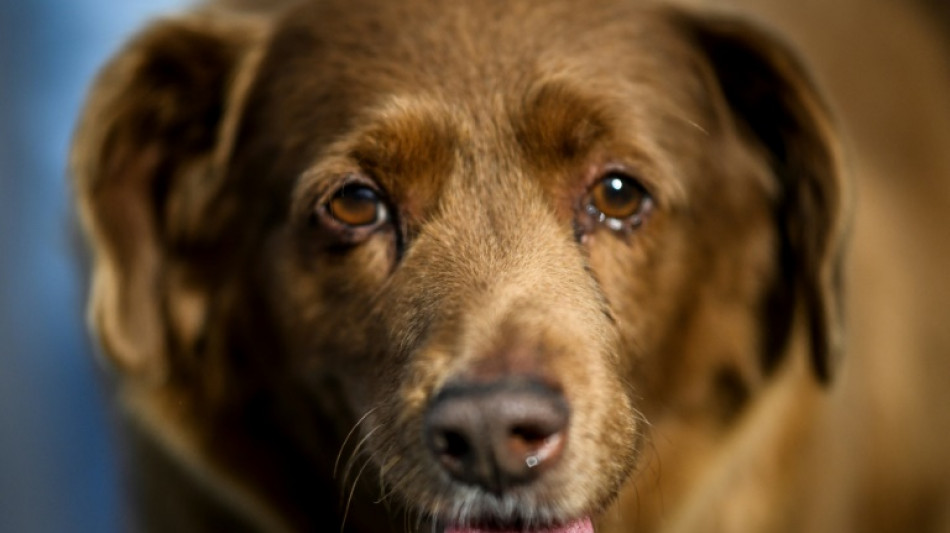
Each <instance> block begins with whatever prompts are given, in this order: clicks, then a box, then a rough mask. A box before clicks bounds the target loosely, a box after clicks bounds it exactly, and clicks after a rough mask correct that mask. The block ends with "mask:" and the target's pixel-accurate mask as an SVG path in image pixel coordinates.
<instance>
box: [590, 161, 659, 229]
mask: <svg viewBox="0 0 950 533" xmlns="http://www.w3.org/2000/svg"><path fill="white" fill-rule="evenodd" d="M651 202H652V200H651V198H650V195H649V193H647V191H646V189H644V188H643V186H642V185H640V183H639V182H637V181H636V180H635V179H633V178H631V177H630V176H627V175H625V174H621V173H619V172H610V173H608V174H607V175H606V176H604V177H603V178H601V180H600V181H598V182H597V183H595V184H594V186H593V188H591V191H590V203H589V204H588V206H587V211H588V213H589V214H591V215H592V216H594V217H595V218H596V219H598V221H599V222H602V223H605V224H607V226H608V227H610V228H611V229H614V230H618V229H621V228H622V227H623V225H624V224H628V223H629V224H631V225H632V226H634V227H636V226H639V225H640V223H641V222H642V216H643V215H644V214H645V213H646V211H647V210H648V209H649V207H650V205H651Z"/></svg>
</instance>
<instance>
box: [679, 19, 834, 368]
mask: <svg viewBox="0 0 950 533" xmlns="http://www.w3.org/2000/svg"><path fill="white" fill-rule="evenodd" d="M678 16H679V17H680V22H681V23H682V25H683V26H684V27H685V28H686V31H687V33H688V34H689V35H690V36H691V38H692V39H693V42H694V44H695V46H696V47H697V49H698V50H699V51H700V53H701V54H702V55H703V56H704V57H705V58H706V60H707V62H708V64H709V65H710V66H711V68H712V71H713V73H714V76H715V80H716V81H715V82H716V83H717V84H718V90H719V91H720V92H721V94H722V96H723V98H724V99H725V102H726V105H727V107H728V108H729V112H730V114H731V115H732V116H733V117H734V119H735V122H736V124H737V125H738V127H739V129H740V131H741V132H742V133H743V134H744V136H746V137H747V138H748V139H750V140H751V142H752V143H753V144H754V145H756V146H757V148H758V149H760V150H761V151H762V152H763V153H764V154H765V156H766V158H767V160H768V164H769V166H770V168H771V170H772V173H773V175H774V177H775V179H776V180H777V181H778V185H779V187H778V190H779V198H778V201H777V206H776V217H777V220H776V222H777V226H778V228H779V233H780V236H781V250H780V259H781V272H782V274H783V277H784V278H785V279H783V280H779V282H780V283H783V282H784V281H786V280H788V283H787V284H785V285H786V287H785V288H784V289H779V290H778V293H779V296H777V297H772V298H770V302H769V303H767V304H766V307H767V315H769V316H768V318H767V319H768V320H769V322H770V324H769V325H768V326H767V327H769V328H770V329H771V331H770V332H769V333H768V334H767V335H766V337H767V339H766V355H765V357H766V363H770V362H771V361H769V358H774V354H775V353H777V352H779V351H781V347H782V346H783V345H784V344H786V342H787V339H788V332H789V329H790V327H791V317H792V316H793V315H794V312H793V310H794V309H795V308H796V306H800V307H799V308H801V307H803V308H804V309H805V311H806V313H807V324H806V326H807V328H808V330H809V331H810V334H811V356H812V362H813V365H814V370H815V373H816V375H817V377H818V378H819V380H820V381H821V382H823V383H827V382H829V381H830V379H831V376H832V373H833V370H834V368H835V364H836V360H837V359H838V358H839V356H840V354H841V352H842V350H843V347H842V342H843V313H842V294H841V293H842V279H841V270H842V255H843V254H842V251H843V250H842V249H843V234H844V231H843V230H844V220H845V216H844V215H845V213H844V208H843V206H844V200H845V198H844V197H845V194H844V193H845V190H844V187H845V183H844V179H843V173H842V171H841V161H840V150H839V146H838V144H837V138H836V136H835V133H834V131H833V129H832V127H831V119H830V114H829V112H828V110H827V108H826V106H825V104H824V102H823V101H822V99H821V97H820V96H819V93H818V91H817V90H816V88H815V85H814V84H813V83H812V81H811V79H810V78H809V76H808V75H807V73H806V71H805V69H804V68H803V67H802V65H801V64H800V63H799V61H798V59H797V58H796V56H795V55H794V54H793V53H792V52H791V50H790V49H789V48H787V47H786V46H785V45H784V44H783V43H782V42H780V41H779V40H778V39H776V38H775V37H774V36H772V35H770V34H768V33H767V32H765V31H763V30H761V29H759V28H757V27H755V26H754V25H752V24H750V23H747V22H743V21H739V20H734V19H729V18H716V17H702V16H694V15H688V14H682V13H679V14H678ZM783 292H784V293H785V294H784V295H782V294H781V293H783Z"/></svg>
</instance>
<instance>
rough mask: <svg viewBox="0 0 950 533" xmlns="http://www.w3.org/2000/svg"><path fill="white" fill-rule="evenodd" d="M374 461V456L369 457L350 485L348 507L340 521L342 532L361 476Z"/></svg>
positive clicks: (347, 499)
mask: <svg viewBox="0 0 950 533" xmlns="http://www.w3.org/2000/svg"><path fill="white" fill-rule="evenodd" d="M372 462H373V457H372V456H370V457H367V458H366V461H365V462H363V466H362V467H361V468H360V469H359V472H357V473H356V477H355V478H354V479H353V484H352V485H351V486H350V492H349V496H347V498H346V507H345V508H344V510H343V520H342V521H341V523H340V533H343V528H344V527H346V519H347V517H348V516H349V514H350V505H351V504H352V503H353V494H355V493H356V487H357V485H359V482H360V477H361V476H362V475H363V471H365V470H366V467H367V466H369V464H370V463H372Z"/></svg>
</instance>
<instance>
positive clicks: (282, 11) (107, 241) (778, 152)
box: [73, 0, 950, 533]
mask: <svg viewBox="0 0 950 533" xmlns="http://www.w3.org/2000/svg"><path fill="white" fill-rule="evenodd" d="M840 154H841V150H840V149H839V146H838V136H837V134H836V133H835V132H834V130H833V129H832V126H831V119H830V118H829V113H828V111H827V109H826V105H825V104H824V102H823V99H822V98H821V97H820V96H819V94H818V93H817V91H816V90H815V88H814V86H813V84H812V83H811V82H810V81H809V76H808V75H806V73H805V71H804V69H803V68H802V66H801V65H800V64H799V62H798V61H797V60H796V59H795V57H794V56H793V54H791V53H790V52H789V51H788V50H787V49H786V47H785V46H784V45H782V44H781V43H780V42H778V41H777V40H776V39H775V38H773V37H772V36H771V35H770V34H767V33H765V32H763V31H761V30H758V29H756V27H754V26H752V25H750V24H746V23H741V22H738V21H736V20H734V19H731V18H721V17H717V16H709V15H699V14H695V13H694V12H692V11H687V10H683V9H680V8H672V7H662V6H655V5H652V4H648V5H642V3H641V2H635V1H632V0H592V1H589V2H585V3H583V4H581V3H577V2H570V1H567V0H563V1H547V0H546V1H541V0H537V1H534V0H519V1H502V0H489V1H479V2H461V1H437V0H412V1H407V2H388V1H373V0H359V1H349V2H344V1H333V0H320V1H312V2H309V1H307V2H280V3H275V5H273V6H272V7H271V8H269V9H266V10H254V9H249V8H237V7H234V6H232V7H230V8H226V7H223V6H216V7H207V8H205V9H203V10H199V11H197V12H195V13H192V14H189V15H186V16H184V17H182V18H178V19H172V20H168V21H163V22H159V23H157V24H155V25H154V26H152V27H150V28H149V29H147V30H146V31H144V32H143V33H142V34H141V35H140V36H139V37H138V38H137V39H135V40H134V41H133V42H132V43H131V44H130V45H129V46H128V47H127V48H126V49H125V50H124V51H123V52H122V53H121V54H120V55H119V56H118V57H117V58H116V59H115V60H114V61H113V62H112V63H111V64H110V65H109V66H108V68H107V69H106V70H105V72H104V73H103V74H102V76H101V77H100V79H99V81H98V82H97V84H96V86H95V88H94V90H93V93H92V97H91V100H90V102H89V104H88V107H87V110H86V113H85V117H84V119H83V121H82V124H81V126H80V129H79V132H78V135H77V141H76V144H75V147H74V157H73V170H74V174H75V177H76V190H77V193H78V196H79V202H80V206H81V214H82V218H83V222H84V224H85V228H86V230H87V232H88V235H89V238H90V242H91V245H92V247H93V249H94V255H95V267H94V279H93V287H92V302H91V317H92V320H93V324H94V326H95V329H96V331H97V332H98V334H99V338H100V340H101V342H102V345H103V348H104V351H105V353H106V354H107V355H108V357H109V360H110V361H111V362H113V363H114V364H115V365H116V367H117V368H118V371H119V375H120V376H119V388H120V392H121V396H122V399H123V405H125V406H126V408H127V410H128V412H129V414H130V419H131V420H134V421H135V424H134V425H133V427H134V430H133V432H132V435H131V437H130V439H131V444H132V445H133V446H132V447H133V449H134V452H133V454H132V455H131V461H132V462H134V467H135V471H136V474H135V480H134V487H135V489H136V491H137V492H136V497H135V498H134V503H135V504H136V505H137V509H136V512H137V514H138V516H139V518H140V521H139V525H140V527H143V528H145V529H149V530H154V531H185V530H209V531H218V530H236V529H244V528H247V529H261V530H311V531H339V530H341V529H345V530H346V531H361V532H377V531H391V530H395V531H400V530H403V529H406V530H411V531H415V530H420V531H430V530H432V531H441V530H445V531H457V532H475V531H525V532H534V533H544V532H550V533H554V532H590V531H593V530H596V531H597V532H598V533H609V532H625V531H650V530H658V529H663V528H667V529H670V530H673V531H714V530H723V531H842V530H855V531H858V530H860V531H866V530H868V529H869V528H870V527H872V526H873V527H878V528H880V529H881V530H886V529H888V528H891V527H893V528H895V529H894V530H907V529H908V528H909V529H911V530H919V528H928V527H929V528H936V527H939V526H941V525H943V526H944V527H946V526H947V525H948V524H950V520H948V516H947V513H946V511H945V510H944V509H945V504H946V499H945V496H944V494H945V493H943V492H941V491H940V490H939V488H940V486H939V482H937V481H934V482H933V483H931V479H933V480H938V479H940V477H939V475H937V473H938V472H943V470H939V469H938V470H934V473H933V475H932V476H931V477H927V478H926V479H925V476H922V475H920V473H919V472H918V471H917V470H914V468H912V467H908V466H906V465H907V464H908V463H907V462H906V460H895V462H894V464H887V465H883V466H884V467H885V469H884V470H882V471H883V472H886V473H885V474H881V475H879V476H878V475H877V474H874V475H872V474H864V472H869V471H870V470H868V469H867V468H866V466H867V465H866V464H865V462H874V461H878V460H880V461H886V460H890V459H891V458H893V457H896V456H903V455H906V453H907V452H908V451H910V450H911V448H908V447H901V446H898V447H894V448H890V449H885V448H880V447H874V448H873V450H872V452H873V453H872V452H869V455H867V454H864V452H863V451H861V450H859V449H853V448H851V447H850V446H851V444H847V443H854V442H859V443H860V442H864V441H863V439H865V438H866V437H867V438H870V436H872V435H871V434H872V433H873V431H871V430H865V429H864V428H865V425H863V424H862V423H861V422H860V420H859V417H860V416H863V415H856V414H855V413H863V412H864V411H860V410H856V409H855V406H856V404H859V403H861V402H862V401H863V398H862V396H860V395H859V394H857V393H851V394H849V393H848V392H847V391H852V390H854V387H850V388H848V387H847V386H844V388H843V389H840V388H839V389H833V390H832V391H829V390H828V388H829V387H830V386H831V385H832V384H833V382H834V381H835V374H836V373H837V370H838V369H839V364H838V359H839V357H840V356H841V354H842V351H843V347H844V337H843V333H844V328H843V317H844V306H843V302H842V296H841V294H842V293H841V291H842V279H843V269H842V260H843V257H844V252H843V250H844V249H843V244H844V241H845V236H846V228H847V227H848V220H849V217H848V208H847V206H848V205H849V204H848V201H849V200H848V199H849V197H850V195H849V192H848V180H846V179H845V178H844V177H843V174H842V167H843V164H842V160H841V155H840ZM869 260H870V261H873V258H870V259H869ZM859 290H860V289H859ZM877 301H878V302H881V301H884V300H881V299H878V300H877ZM876 323H877V322H875V323H871V324H856V325H860V326H867V327H869V328H870V329H872V330H873V329H874V328H875V327H876V325H875V324H876ZM934 342H935V344H933V345H932V346H927V347H926V349H928V350H930V352H928V353H938V352H939V351H940V350H942V348H943V347H944V346H946V345H945V344H940V343H938V342H937V341H934ZM941 342H942V341H941ZM891 348H894V349H905V348H904V347H891ZM922 348H923V347H922ZM907 349H909V348H907ZM849 357H851V356H850V355H849ZM941 364H944V365H945V363H941ZM849 368H850V367H849ZM855 374H857V373H855ZM845 377H846V378H847V376H845ZM840 390H844V391H846V392H836V391H840ZM861 390H863V389H861ZM935 423H943V422H942V421H936V422H935ZM874 427H875V428H877V427H878V426H874ZM881 427H884V426H881ZM887 427H890V426H887ZM904 431H908V430H906V429H904ZM942 434H943V433H941V435H942ZM875 442H876V441H875ZM930 455H932V454H922V455H921V457H923V456H927V457H929V456H930ZM885 458H887V459H885ZM866 460H867V461H866ZM914 464H918V463H914ZM919 464H924V463H919ZM927 464H928V465H930V464H932V463H929V462H928V463H927ZM879 466H882V465H879ZM904 474H907V475H906V476H904ZM875 476H877V477H875ZM902 476H904V477H902ZM905 477H906V478H907V479H905ZM879 487H885V488H886V490H885V491H884V492H878V491H876V489H877V488H879ZM888 491H890V492H888ZM882 494H883V496H882ZM881 502H887V503H888V504H889V505H887V506H880V505H878V504H880V503H881Z"/></svg>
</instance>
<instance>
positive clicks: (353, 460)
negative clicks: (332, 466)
mask: <svg viewBox="0 0 950 533" xmlns="http://www.w3.org/2000/svg"><path fill="white" fill-rule="evenodd" d="M382 427H383V426H382V424H380V425H378V426H376V427H374V428H373V429H371V430H369V431H367V432H366V435H365V436H364V437H363V438H362V439H361V440H360V441H359V442H358V443H357V444H356V447H355V448H353V452H352V453H351V454H350V458H349V459H348V460H347V461H346V467H345V468H344V469H343V483H342V485H343V486H344V487H345V486H347V485H348V484H349V478H350V472H352V470H353V466H354V465H355V464H356V460H357V459H358V458H359V455H360V450H362V449H363V446H364V445H365V444H366V443H367V442H368V441H369V439H370V437H372V436H373V433H376V431H378V430H379V429H380V428H382ZM370 458H372V456H371V457H370ZM363 468H365V465H364V467H363ZM361 472H362V470H361ZM358 477H359V475H357V478H358Z"/></svg>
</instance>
